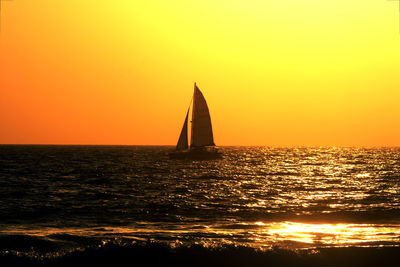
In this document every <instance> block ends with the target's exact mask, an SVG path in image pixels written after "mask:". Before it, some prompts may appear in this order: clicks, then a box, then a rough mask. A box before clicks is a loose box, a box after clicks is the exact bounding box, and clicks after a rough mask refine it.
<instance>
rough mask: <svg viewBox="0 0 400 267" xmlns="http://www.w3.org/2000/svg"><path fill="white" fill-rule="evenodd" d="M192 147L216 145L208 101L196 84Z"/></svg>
mask: <svg viewBox="0 0 400 267" xmlns="http://www.w3.org/2000/svg"><path fill="white" fill-rule="evenodd" d="M190 146H191V147H203V146H215V144H214V137H213V132H212V126H211V118H210V112H209V111H208V106H207V102H206V100H205V98H204V96H203V94H202V93H201V91H200V90H199V88H198V87H197V85H196V83H195V84H194V95H193V110H192V136H191V142H190Z"/></svg>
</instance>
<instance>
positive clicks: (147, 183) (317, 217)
mask: <svg viewBox="0 0 400 267" xmlns="http://www.w3.org/2000/svg"><path fill="white" fill-rule="evenodd" d="M173 149H174V147H172V146H80V145H73V146H67V145H65V146H64V145H1V146H0V262H1V259H3V260H4V259H7V261H8V262H18V260H22V259H24V260H26V261H29V262H31V263H32V261H35V262H36V263H37V262H45V261H46V260H54V259H64V258H65V257H68V255H77V254H79V253H80V254H79V255H85V253H86V252H87V251H91V252H92V253H95V251H97V250H102V249H103V250H102V251H104V248H105V247H107V246H108V247H110V246H111V247H112V248H113V250H115V251H118V250H123V249H126V248H127V247H128V248H132V247H135V246H136V248H137V247H140V248H145V247H148V246H149V244H153V246H155V245H154V244H158V246H161V247H163V248H165V249H168V250H169V251H171V250H173V249H178V248H181V249H182V248H189V247H192V248H193V247H196V248H201V249H203V250H207V249H208V250H215V249H217V248H223V247H225V248H226V247H229V248H231V249H235V248H245V249H248V250H251V251H271V250H277V249H282V250H288V251H302V250H303V251H309V252H310V251H311V252H310V253H314V252H315V250H316V249H326V248H348V247H351V248H396V247H399V246H400V148H351V147H348V148H337V147H296V148H284V147H283V148H275V147H233V146H232V147H220V148H219V149H220V151H221V152H223V158H222V159H220V160H197V161H194V160H176V159H170V158H169V157H168V153H169V152H171V151H173ZM246 253H247V252H246ZM248 253H250V252H248ZM244 257H245V256H244ZM60 261H61V262H62V260H60Z"/></svg>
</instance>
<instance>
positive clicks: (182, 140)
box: [176, 110, 189, 150]
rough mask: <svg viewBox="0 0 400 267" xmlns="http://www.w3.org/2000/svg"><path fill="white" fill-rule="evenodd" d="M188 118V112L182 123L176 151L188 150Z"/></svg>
mask: <svg viewBox="0 0 400 267" xmlns="http://www.w3.org/2000/svg"><path fill="white" fill-rule="evenodd" d="M188 116H189V110H188V112H187V113H186V119H185V122H184V123H183V127H182V131H181V135H180V136H179V140H178V144H177V145H176V150H186V149H188V148H189V145H188V126H187V125H188Z"/></svg>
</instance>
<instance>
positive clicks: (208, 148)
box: [169, 83, 222, 160]
mask: <svg viewBox="0 0 400 267" xmlns="http://www.w3.org/2000/svg"><path fill="white" fill-rule="evenodd" d="M192 102H193V107H192V121H191V123H192V125H191V126H192V127H191V136H190V147H189V142H188V123H189V121H188V118H189V111H190V106H191V105H192ZM169 156H170V158H177V159H205V160H207V159H219V158H222V153H221V152H220V151H218V148H217V147H216V146H215V143H214V136H213V131H212V126H211V117H210V112H209V110H208V106H207V102H206V99H205V98H204V96H203V93H202V92H201V91H200V89H199V88H198V87H197V85H196V83H194V93H193V98H192V101H191V102H190V104H189V108H188V111H187V113H186V117H185V121H184V123H183V127H182V130H181V133H180V135H179V139H178V143H177V145H176V148H175V151H173V152H171V153H170V154H169Z"/></svg>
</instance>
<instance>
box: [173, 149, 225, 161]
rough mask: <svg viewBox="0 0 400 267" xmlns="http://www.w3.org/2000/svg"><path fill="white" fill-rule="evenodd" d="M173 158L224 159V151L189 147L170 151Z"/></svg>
mask: <svg viewBox="0 0 400 267" xmlns="http://www.w3.org/2000/svg"><path fill="white" fill-rule="evenodd" d="M169 157H170V158H171V159H183V160H216V159H222V153H221V152H219V151H218V150H217V149H212V150H208V149H189V150H184V151H174V152H171V153H169Z"/></svg>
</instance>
